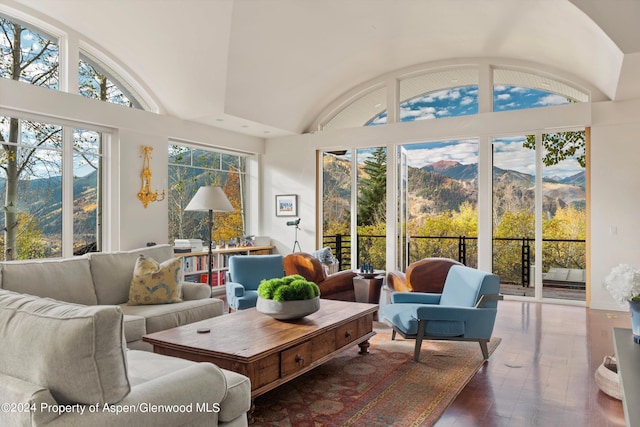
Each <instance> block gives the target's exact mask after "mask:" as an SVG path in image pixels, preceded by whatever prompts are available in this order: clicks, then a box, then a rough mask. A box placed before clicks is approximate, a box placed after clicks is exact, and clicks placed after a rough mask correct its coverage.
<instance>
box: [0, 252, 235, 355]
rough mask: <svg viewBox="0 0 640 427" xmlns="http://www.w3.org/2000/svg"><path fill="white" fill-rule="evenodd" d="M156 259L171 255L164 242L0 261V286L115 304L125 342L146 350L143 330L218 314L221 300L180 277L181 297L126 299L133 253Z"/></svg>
mask: <svg viewBox="0 0 640 427" xmlns="http://www.w3.org/2000/svg"><path fill="white" fill-rule="evenodd" d="M141 254H143V255H145V256H147V257H150V258H153V259H154V260H156V261H158V262H163V261H166V260H168V259H170V258H172V257H173V256H174V254H173V248H172V247H171V246H170V245H157V246H153V247H147V248H141V249H136V250H132V251H126V252H111V253H91V254H88V255H83V256H78V257H74V258H66V259H55V260H27V261H5V262H0V288H2V289H6V290H9V291H14V292H19V293H24V294H29V295H35V296H39V297H45V298H53V299H56V300H59V301H65V302H70V303H75V304H82V305H88V306H93V305H118V306H120V308H121V310H122V312H123V313H124V331H125V337H126V340H127V346H128V347H129V348H130V349H135V350H148V351H151V350H152V346H151V345H150V344H148V343H146V342H143V341H142V336H143V335H145V334H148V333H152V332H157V331H161V330H164V329H169V328H174V327H176V326H180V325H184V324H187V323H192V322H196V321H199V320H203V319H207V318H210V317H215V316H219V315H221V314H222V313H223V311H224V308H223V306H224V303H223V302H222V300H220V299H217V298H211V289H210V288H209V287H207V286H205V285H201V284H196V283H183V287H182V290H183V301H182V302H179V303H173V304H160V305H135V306H130V305H127V301H128V299H129V287H130V285H131V279H132V277H133V270H134V267H135V264H136V260H137V259H138V256H139V255H141Z"/></svg>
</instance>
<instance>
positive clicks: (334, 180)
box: [322, 150, 355, 270]
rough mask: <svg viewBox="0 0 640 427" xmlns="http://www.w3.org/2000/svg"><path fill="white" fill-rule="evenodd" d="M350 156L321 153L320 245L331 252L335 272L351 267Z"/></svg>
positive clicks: (348, 152)
mask: <svg viewBox="0 0 640 427" xmlns="http://www.w3.org/2000/svg"><path fill="white" fill-rule="evenodd" d="M352 169H353V168H352V154H351V151H349V150H341V151H331V152H329V151H327V152H323V153H322V245H323V246H329V247H331V248H332V251H333V254H334V256H336V258H337V259H338V261H339V262H340V266H339V268H340V269H341V270H347V269H350V268H355V266H354V267H352V265H351V212H352V197H351V192H352V187H353V185H352V182H353V179H352V175H351V174H352Z"/></svg>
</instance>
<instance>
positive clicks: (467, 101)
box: [460, 96, 475, 106]
mask: <svg viewBox="0 0 640 427" xmlns="http://www.w3.org/2000/svg"><path fill="white" fill-rule="evenodd" d="M474 102H475V98H472V97H470V96H465V97H464V98H462V99H461V100H460V105H461V106H465V105H469V104H473V103H474Z"/></svg>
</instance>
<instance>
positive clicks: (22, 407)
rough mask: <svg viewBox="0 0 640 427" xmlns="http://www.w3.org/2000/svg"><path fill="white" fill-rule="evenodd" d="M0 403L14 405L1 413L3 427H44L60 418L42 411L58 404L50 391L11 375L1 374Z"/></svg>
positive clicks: (0, 422) (0, 423) (0, 418)
mask: <svg viewBox="0 0 640 427" xmlns="http://www.w3.org/2000/svg"><path fill="white" fill-rule="evenodd" d="M0 403H4V404H9V405H13V406H10V407H9V410H8V411H5V410H1V411H0V425H2V426H31V425H44V424H47V423H49V422H51V421H53V420H54V419H55V418H56V417H57V416H58V414H56V413H55V412H50V411H41V410H40V408H41V407H42V405H44V406H45V407H47V406H52V405H56V404H57V403H56V401H55V399H54V398H53V396H51V393H50V392H49V390H48V389H46V388H44V387H42V386H40V385H36V384H32V383H30V382H27V381H23V380H21V379H19V378H16V377H12V376H10V375H5V374H0Z"/></svg>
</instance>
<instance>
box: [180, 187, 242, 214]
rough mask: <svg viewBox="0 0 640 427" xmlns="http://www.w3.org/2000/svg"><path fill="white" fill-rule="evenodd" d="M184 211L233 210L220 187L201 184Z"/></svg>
mask: <svg viewBox="0 0 640 427" xmlns="http://www.w3.org/2000/svg"><path fill="white" fill-rule="evenodd" d="M184 210H185V211H213V212H233V211H234V209H233V206H231V202H229V199H227V196H226V195H225V194H224V191H222V188H220V187H212V186H210V185H205V186H202V187H200V188H199V189H198V192H197V193H196V194H195V196H193V199H191V201H190V202H189V204H188V205H187V207H186V208H184Z"/></svg>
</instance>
